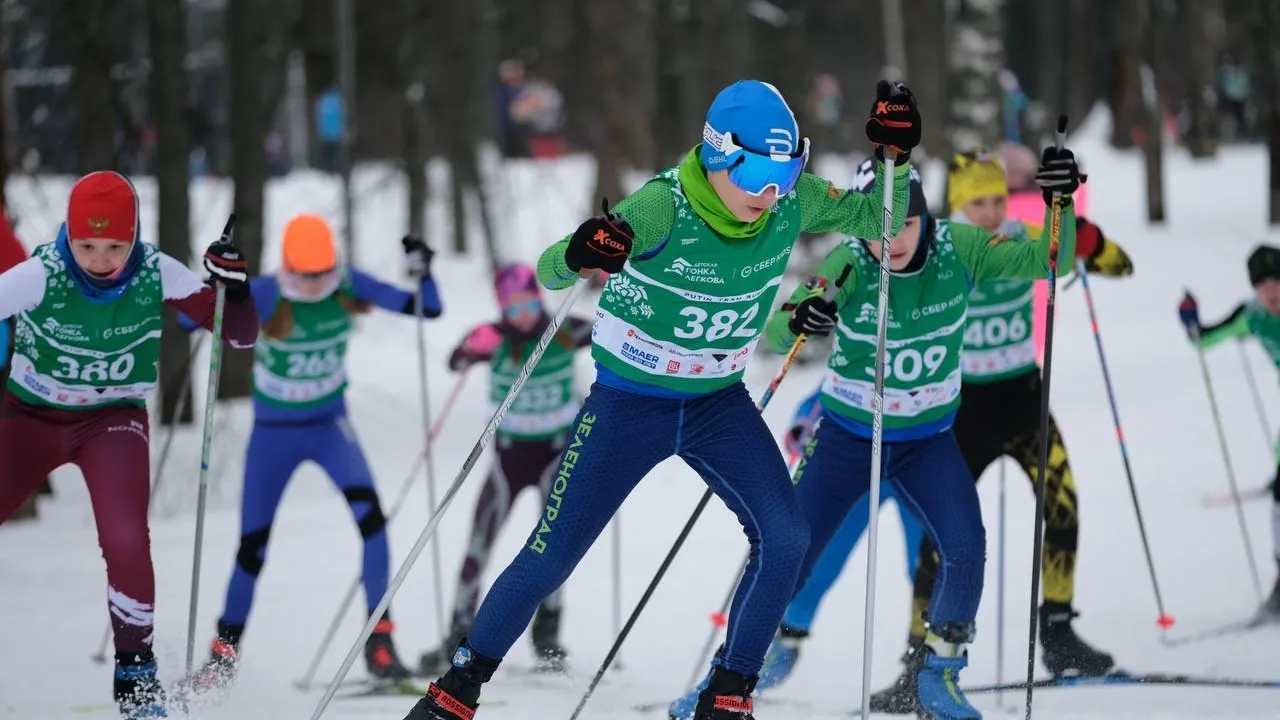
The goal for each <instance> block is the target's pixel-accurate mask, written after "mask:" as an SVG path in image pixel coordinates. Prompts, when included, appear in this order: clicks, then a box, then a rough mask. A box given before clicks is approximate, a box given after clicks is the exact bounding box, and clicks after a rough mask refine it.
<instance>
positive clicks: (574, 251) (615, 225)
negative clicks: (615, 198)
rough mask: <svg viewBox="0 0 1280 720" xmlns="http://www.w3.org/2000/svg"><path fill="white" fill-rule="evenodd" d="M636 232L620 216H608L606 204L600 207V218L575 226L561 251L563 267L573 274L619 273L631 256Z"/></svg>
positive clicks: (613, 214) (618, 214)
mask: <svg viewBox="0 0 1280 720" xmlns="http://www.w3.org/2000/svg"><path fill="white" fill-rule="evenodd" d="M635 236H636V233H635V230H632V229H631V225H629V224H628V223H627V220H626V218H624V217H622V215H621V214H620V213H616V212H612V213H611V212H609V200H608V199H607V198H606V199H605V200H604V201H603V202H602V203H601V208H600V214H599V215H597V216H595V217H593V218H591V219H590V220H587V221H586V222H584V223H582V224H581V225H579V226H578V229H577V230H575V231H574V232H573V237H571V238H569V246H568V247H566V248H565V249H564V264H565V265H567V266H568V267H569V269H570V270H572V271H574V272H581V271H583V270H603V271H605V272H607V273H609V274H610V275H612V274H614V273H619V272H622V268H623V266H624V265H626V263H627V258H628V257H630V255H631V243H632V240H633V239H634V238H635Z"/></svg>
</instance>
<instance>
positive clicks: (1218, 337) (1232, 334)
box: [1199, 305, 1251, 350]
mask: <svg viewBox="0 0 1280 720" xmlns="http://www.w3.org/2000/svg"><path fill="white" fill-rule="evenodd" d="M1249 334H1251V333H1250V332H1249V320H1248V316H1247V315H1246V314H1245V311H1244V305H1239V306H1238V307H1236V309H1235V310H1232V311H1231V314H1230V315H1228V316H1227V318H1226V319H1225V320H1223V321H1222V322H1220V323H1218V324H1216V325H1207V326H1205V327H1201V328H1200V343H1199V344H1200V347H1202V348H1204V349H1206V350H1208V349H1209V348H1211V347H1213V346H1215V345H1218V344H1220V343H1221V342H1222V341H1224V340H1230V339H1231V338H1240V337H1245V336H1246V335H1249Z"/></svg>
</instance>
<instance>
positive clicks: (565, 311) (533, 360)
mask: <svg viewBox="0 0 1280 720" xmlns="http://www.w3.org/2000/svg"><path fill="white" fill-rule="evenodd" d="M586 286H587V281H586V280H584V279H582V278H579V279H578V280H576V281H574V283H573V289H572V290H570V291H569V296H568V297H567V298H565V300H564V303H563V304H561V305H560V308H559V309H558V310H556V315H555V317H554V318H552V319H551V323H550V324H549V325H547V329H546V330H545V331H543V333H542V337H541V338H539V339H538V345H537V347H535V348H534V349H533V352H532V353H530V355H529V359H528V360H526V361H525V363H524V367H523V368H521V369H520V373H519V374H518V375H516V379H515V381H514V382H513V383H511V389H510V390H508V391H507V396H506V397H505V398H503V399H502V402H501V403H500V404H499V405H498V409H497V410H495V411H494V413H493V417H492V418H490V419H489V424H488V425H486V426H485V428H484V432H482V433H481V434H480V439H478V440H476V444H475V446H474V447H472V448H471V453H470V454H469V455H467V459H466V460H465V461H464V462H463V463H462V468H461V469H460V470H458V475H457V477H455V478H454V479H453V484H452V485H450V486H449V489H448V490H447V491H445V494H444V497H443V498H441V500H440V505H439V506H438V507H437V508H436V511H435V513H434V514H432V516H431V518H430V519H429V520H428V521H427V525H426V527H424V528H423V529H422V533H421V534H420V535H419V536H418V540H417V541H416V542H415V543H414V544H413V547H412V548H411V549H410V550H409V556H408V557H406V558H405V560H404V562H403V563H401V565H400V569H399V570H397V571H396V574H395V577H393V578H391V582H390V583H389V584H388V585H387V592H386V594H385V595H383V596H382V600H380V601H378V607H377V608H375V609H374V611H373V613H372V614H370V616H369V620H368V621H367V622H366V623H365V625H364V629H362V630H361V631H360V637H358V638H356V641H355V643H353V644H352V646H351V649H350V650H349V651H347V656H346V658H344V659H343V661H342V667H341V668H339V669H338V673H337V674H336V675H334V677H333V680H332V681H331V682H330V683H329V687H328V689H326V690H325V693H324V697H322V698H320V702H319V703H318V704H317V705H316V709H315V711H314V712H313V713H312V714H311V720H320V717H321V716H322V715H324V711H325V709H326V708H327V707H329V703H330V702H332V701H333V696H334V695H335V694H337V692H338V687H339V686H340V685H341V684H342V680H343V679H344V678H346V676H347V673H349V672H351V666H352V665H354V664H355V662H356V659H357V658H358V657H360V651H361V649H362V648H363V647H364V644H365V642H366V641H367V640H368V639H369V636H370V635H372V634H373V629H374V627H376V626H377V624H378V618H380V617H381V616H382V613H384V612H386V611H387V607H388V606H390V605H391V598H393V597H395V594H396V592H397V591H398V590H399V589H400V586H401V585H403V584H404V581H405V578H407V577H408V576H409V571H410V570H411V569H413V564H414V563H415V562H417V561H418V556H419V555H421V554H422V551H423V550H424V549H425V548H426V546H427V543H428V542H429V541H430V540H431V538H432V537H434V536H435V532H436V528H437V527H439V525H440V520H441V518H442V517H444V513H445V511H447V510H448V509H449V505H450V504H452V503H453V498H454V496H455V495H457V494H458V490H460V489H461V488H462V484H463V483H464V482H465V481H466V479H467V476H468V475H470V474H471V470H472V469H473V468H475V466H476V463H477V462H479V461H480V455H481V453H483V452H484V449H485V448H486V447H488V445H489V441H490V440H492V439H493V434H494V433H495V432H497V429H498V423H500V422H502V418H503V417H505V416H506V414H507V410H509V409H510V408H511V404H512V403H513V402H515V399H516V396H517V395H518V394H519V393H520V389H521V388H522V387H524V383H525V381H526V380H528V379H529V373H531V372H532V371H533V367H534V366H535V365H536V364H537V363H538V360H539V359H540V358H541V357H542V354H543V353H544V352H546V350H547V346H548V345H550V344H551V341H552V340H553V339H554V338H555V336H556V333H557V332H558V331H559V330H560V324H561V323H563V322H564V320H565V318H566V317H568V315H569V310H570V309H572V307H573V304H574V303H575V302H577V301H578V297H579V296H580V295H581V294H582V291H583V290H584V289H585V288H586Z"/></svg>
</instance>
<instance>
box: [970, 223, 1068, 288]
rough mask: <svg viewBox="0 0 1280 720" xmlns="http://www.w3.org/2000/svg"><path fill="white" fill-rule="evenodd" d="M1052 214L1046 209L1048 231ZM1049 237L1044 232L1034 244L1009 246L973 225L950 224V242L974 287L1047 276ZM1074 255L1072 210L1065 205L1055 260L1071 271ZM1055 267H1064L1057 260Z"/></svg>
mask: <svg viewBox="0 0 1280 720" xmlns="http://www.w3.org/2000/svg"><path fill="white" fill-rule="evenodd" d="M1052 219H1053V210H1052V209H1051V208H1045V219H1044V224H1045V227H1046V228H1049V227H1051V225H1052ZM1050 235H1051V233H1049V232H1048V230H1047V229H1046V230H1045V231H1044V232H1042V233H1041V234H1040V237H1039V238H1037V239H1036V240H1035V241H1034V242H1031V241H1026V242H1009V239H1008V238H1006V237H1003V236H999V235H996V236H993V235H992V234H991V233H990V232H989V231H987V230H984V229H982V228H980V227H974V226H973V225H965V224H963V223H954V222H953V223H951V239H952V241H953V242H955V246H956V252H957V253H958V254H959V255H960V261H961V262H962V263H964V266H965V268H966V269H967V270H968V271H969V276H970V277H971V278H972V279H973V284H974V285H980V284H982V283H984V282H986V281H988V280H1001V279H1004V280H1039V279H1040V278H1046V277H1048V276H1049V242H1050V240H1051V239H1052V238H1051V237H1050ZM1075 252H1076V219H1075V210H1074V209H1073V208H1072V207H1071V206H1070V205H1068V206H1067V207H1065V208H1063V209H1062V238H1061V239H1060V241H1059V246H1058V257H1059V258H1062V259H1065V260H1066V263H1065V267H1070V266H1071V263H1072V262H1073V261H1072V260H1071V258H1073V257H1075ZM1058 267H1059V268H1062V267H1064V264H1063V261H1062V260H1061V259H1060V260H1059V262H1058Z"/></svg>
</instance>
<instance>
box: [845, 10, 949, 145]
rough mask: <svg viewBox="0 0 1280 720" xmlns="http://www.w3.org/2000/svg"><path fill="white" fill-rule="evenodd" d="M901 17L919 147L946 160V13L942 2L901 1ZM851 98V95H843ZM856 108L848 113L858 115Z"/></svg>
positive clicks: (908, 80) (852, 108) (908, 81)
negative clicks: (907, 29)
mask: <svg viewBox="0 0 1280 720" xmlns="http://www.w3.org/2000/svg"><path fill="white" fill-rule="evenodd" d="M903 5H904V7H903V14H904V15H905V16H906V18H907V19H908V21H909V22H910V24H911V42H909V43H907V44H906V47H907V67H908V68H909V70H910V73H909V74H908V75H907V84H908V85H910V86H911V91H912V92H913V93H915V96H916V101H917V102H918V103H919V104H920V114H921V115H922V116H923V120H924V123H923V132H924V136H923V137H922V138H921V140H920V144H921V146H922V147H923V148H924V149H925V150H927V151H928V152H929V153H930V154H931V155H933V156H935V157H943V158H945V157H947V155H948V151H949V149H950V148H949V145H948V141H947V134H946V129H947V97H946V85H945V82H944V80H945V79H946V74H947V73H946V67H947V58H946V50H947V36H946V21H947V11H946V6H945V0H903ZM847 94H848V95H850V96H852V94H851V93H847ZM860 110H862V108H860V107H858V106H857V105H856V104H855V105H854V106H853V107H850V108H849V112H859V111H860Z"/></svg>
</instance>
